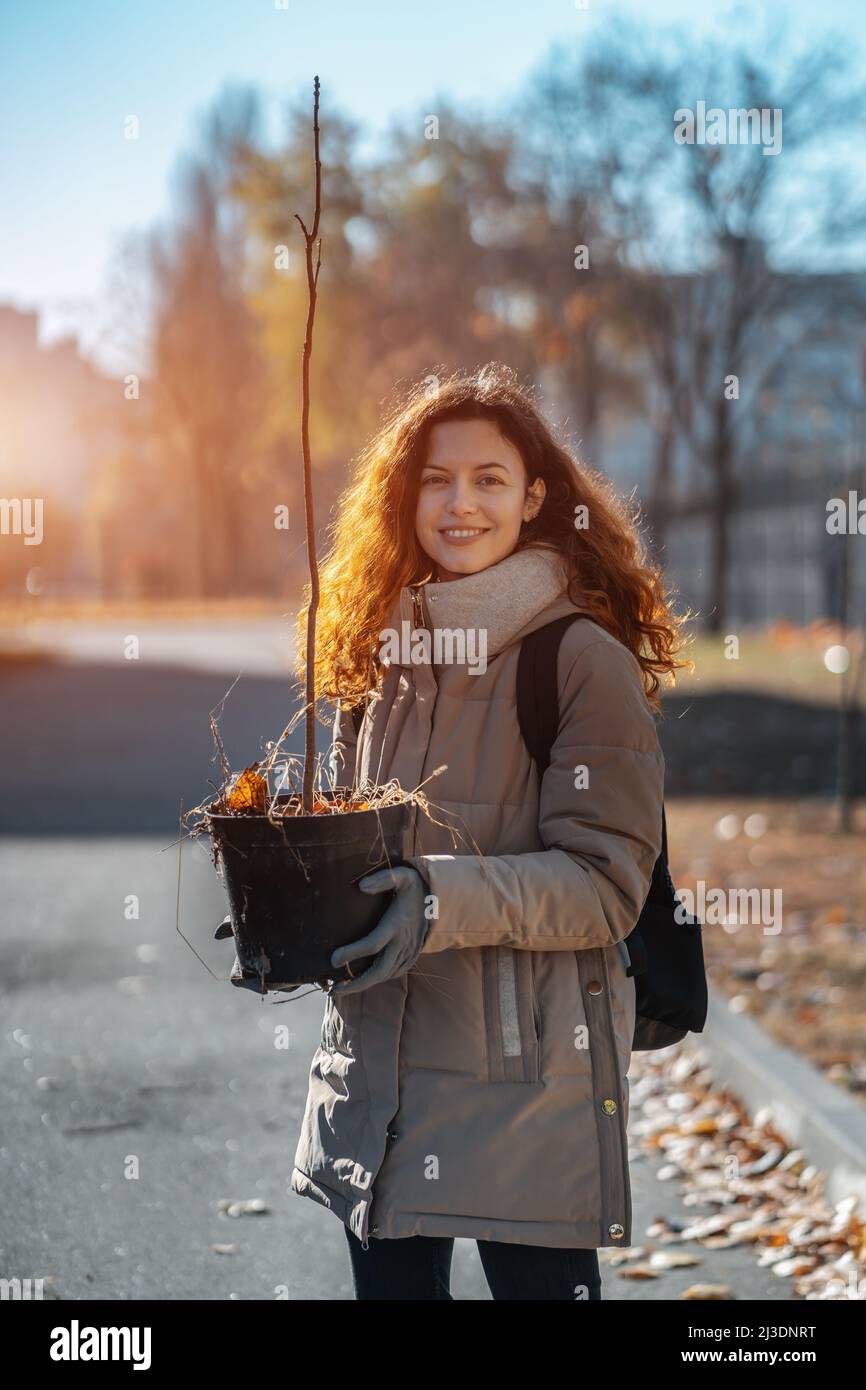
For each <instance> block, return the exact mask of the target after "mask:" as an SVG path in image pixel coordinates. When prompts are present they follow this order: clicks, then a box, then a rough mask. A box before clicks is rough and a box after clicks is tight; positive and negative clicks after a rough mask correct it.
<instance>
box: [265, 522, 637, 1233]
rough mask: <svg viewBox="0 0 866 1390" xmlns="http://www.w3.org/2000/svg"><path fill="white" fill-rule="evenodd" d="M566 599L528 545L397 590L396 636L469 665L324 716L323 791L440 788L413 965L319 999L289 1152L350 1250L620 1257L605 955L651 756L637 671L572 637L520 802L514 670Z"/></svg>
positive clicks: (619, 1166) (556, 577)
mask: <svg viewBox="0 0 866 1390" xmlns="http://www.w3.org/2000/svg"><path fill="white" fill-rule="evenodd" d="M565 585H566V579H565V573H564V571H563V569H562V562H561V561H560V559H559V557H558V556H557V555H556V553H555V552H554V551H552V550H550V549H548V548H542V547H535V548H532V549H527V550H523V551H518V552H516V553H515V554H513V555H510V556H508V557H507V558H506V559H505V560H503V561H501V562H500V563H499V564H497V565H493V566H491V567H490V568H489V569H487V570H484V571H481V572H480V573H479V574H475V575H470V576H467V577H466V578H463V579H459V580H454V581H452V582H450V583H440V584H426V585H422V586H419V588H416V589H413V588H406V589H403V590H402V591H401V594H400V597H399V602H398V603H397V604H396V605H395V608H394V611H393V613H392V615H391V617H390V619H389V622H390V624H391V627H392V629H393V630H395V631H396V632H398V633H399V632H401V630H402V629H401V623H403V622H406V623H408V624H409V625H410V627H412V628H414V629H418V627H419V619H421V620H422V621H423V623H424V625H425V626H426V627H427V628H428V629H429V630H431V631H434V630H435V629H439V630H440V632H444V631H448V632H451V633H460V632H462V633H464V634H468V633H469V632H470V630H472V631H473V632H474V634H475V638H476V639H478V640H475V643H474V645H473V644H472V643H470V642H469V640H468V639H467V642H466V651H467V652H469V651H470V650H471V652H472V654H473V657H474V658H475V660H474V661H463V662H458V661H456V660H448V659H447V656H446V659H445V660H441V661H440V662H439V664H433V663H431V662H429V661H428V662H427V663H425V662H423V661H421V662H419V661H417V660H413V659H411V657H410V656H409V655H408V654H407V653H406V652H402V651H401V652H400V657H401V659H400V660H394V661H392V663H391V664H390V665H389V666H388V667H387V669H386V673H385V677H384V680H383V683H382V687H381V691H380V692H379V694H378V695H377V697H375V698H373V699H372V700H371V702H370V705H369V708H368V710H367V714H366V717H365V719H364V722H363V725H362V727H361V730H360V735H359V737H358V739H357V740H356V738H355V734H354V729H353V725H352V720H351V717H350V715H349V714H348V713H347V712H344V711H342V710H339V709H338V711H337V715H336V719H335V724H334V735H333V743H332V748H331V765H332V770H333V771H334V773H335V774H336V776H337V780H339V781H340V782H342V783H344V784H345V783H351V781H352V777H353V774H354V773H355V770H356V768H357V773H358V776H359V778H360V779H362V780H363V779H367V778H370V779H371V780H376V781H378V782H384V781H387V780H388V779H390V778H397V779H398V780H399V782H400V785H401V786H403V787H404V788H407V789H409V790H411V789H413V788H415V787H418V786H420V785H421V784H422V783H425V779H427V778H429V777H430V774H431V773H433V772H434V771H435V770H436V769H437V768H440V767H442V766H443V765H444V768H445V770H444V771H443V772H441V773H440V774H439V775H438V776H436V777H435V778H432V780H430V781H429V782H426V783H425V786H424V790H425V792H426V793H427V795H428V796H429V798H430V803H431V807H430V810H431V815H430V816H425V815H424V814H423V812H421V811H420V810H419V811H418V812H417V813H416V814H415V816H414V823H413V824H412V826H411V827H410V830H409V831H408V832H407V842H406V845H405V847H404V857H405V860H406V862H408V863H411V864H413V865H414V866H415V868H416V869H418V871H419V873H420V874H421V875H422V877H423V878H424V880H425V882H426V885H427V888H428V900H427V902H428V906H427V912H428V915H429V916H430V920H431V925H430V931H429V933H428V936H427V939H426V941H425V945H424V950H423V952H422V954H421V956H420V957H419V959H418V961H417V962H416V964H415V965H414V966H413V967H412V969H411V970H410V971H409V972H408V973H407V974H405V975H403V976H400V977H398V978H396V979H392V980H387V981H385V982H384V983H383V984H379V985H375V986H373V987H372V988H370V989H367V990H362V991H360V992H359V993H356V994H349V995H345V996H343V997H340V996H337V997H336V998H333V999H332V998H329V999H328V1000H327V1002H326V1005H325V1015H324V1019H323V1024H322V1036H321V1045H320V1046H319V1047H318V1048H317V1049H316V1052H315V1054H314V1056H313V1059H312V1063H311V1067H310V1074H309V1089H308V1094H307V1098H306V1104H305V1109H304V1114H303V1119H302V1123H301V1133H300V1138H299V1140H298V1144H297V1150H296V1153H295V1160H294V1168H293V1172H292V1178H291V1187H292V1190H293V1191H294V1192H296V1193H298V1194H300V1195H303V1196H308V1197H311V1198H313V1200H315V1201H317V1202H319V1203H321V1204H322V1205H323V1206H325V1207H327V1208H328V1209H329V1210H331V1211H333V1212H334V1213H335V1214H336V1215H337V1216H338V1217H339V1218H340V1219H341V1220H342V1221H343V1222H345V1224H346V1225H347V1226H348V1227H349V1229H350V1230H352V1231H353V1232H354V1234H355V1235H356V1236H358V1237H359V1238H360V1239H361V1240H363V1241H367V1239H368V1237H372V1238H373V1239H381V1238H400V1237H404V1236H412V1235H431V1236H434V1235H435V1236H464V1237H470V1238H473V1239H482V1240H498V1241H506V1242H514V1243H517V1244H528V1245H545V1246H568V1247H582V1248H598V1247H601V1246H620V1247H621V1246H627V1245H629V1244H631V1221H632V1213H631V1189H630V1183H629V1167H628V1147H627V1136H626V1126H627V1122H628V1103H629V1083H628V1077H627V1072H628V1067H629V1059H630V1055H631V1042H632V1037H633V1032H634V1017H635V987H634V981H633V980H632V979H631V978H629V977H628V976H627V975H626V973H625V972H626V961H627V954H626V951H625V947H624V938H625V937H627V936H628V934H629V933H630V932H631V930H632V929H633V927H634V925H635V923H636V922H637V919H638V916H639V915H640V911H641V908H642V907H643V903H644V901H645V899H646V895H647V893H648V891H649V885H650V878H651V875H652V869H653V865H654V863H655V861H656V858H657V856H658V854H659V852H660V849H661V804H662V795H663V787H664V759H663V756H662V752H661V749H660V746H659V742H658V737H657V733H656V724H655V715H654V713H653V710H652V709H651V707H650V705H649V703H648V701H647V699H646V695H645V693H644V687H643V681H642V677H641V671H640V666H639V664H638V662H637V660H636V659H635V657H634V656H633V655H632V653H631V652H630V651H629V650H628V649H627V648H626V647H625V646H623V645H622V644H621V643H620V642H618V641H617V640H616V639H615V638H613V637H612V636H611V635H610V634H609V633H607V632H606V631H605V630H604V629H603V628H602V627H600V626H599V625H598V624H597V623H595V622H592V621H589V620H587V621H584V622H580V623H574V624H573V625H572V626H571V627H570V628H568V630H567V631H566V633H565V635H564V637H563V640H562V644H561V647H560V651H559V659H558V679H559V695H560V698H559V706H560V727H559V732H558V735H557V738H556V742H555V744H554V747H553V749H552V754H551V762H550V766H549V768H548V769H547V771H546V773H545V774H544V777H543V780H542V785H541V787H539V785H538V778H537V775H536V771H535V765H534V764H533V762H532V760H531V758H530V756H529V754H528V752H527V750H526V748H525V746H524V744H523V740H522V738H521V735H520V729H519V726H518V720H517V707H516V691H515V681H516V673H517V658H518V654H519V643H520V639H521V638H522V637H523V636H525V635H527V634H528V633H529V632H532V631H534V630H535V629H536V628H539V627H543V626H544V625H545V624H546V623H549V622H552V621H553V620H554V619H556V618H559V617H562V616H564V615H565V614H567V613H570V612H575V611H578V612H579V611H581V610H580V608H579V606H578V605H576V604H575V603H573V602H572V601H571V599H570V598H569V596H568V594H567V592H566V587H565ZM482 633H483V641H482V640H480V636H481V634H482ZM443 650H445V651H446V652H447V647H445V646H444V645H443V648H442V649H440V650H439V656H440V657H441V656H442V652H443ZM452 650H454V649H452ZM482 650H485V659H484V660H482V661H479V660H478V659H477V656H478V653H479V651H482ZM432 654H433V661H434V662H435V660H436V649H435V648H433V652H432ZM482 668H483V669H482ZM371 855H372V860H371V862H374V861H375V858H376V851H375V847H374V846H371ZM624 956H625V957H626V958H625V959H624ZM374 1233H375V1234H374Z"/></svg>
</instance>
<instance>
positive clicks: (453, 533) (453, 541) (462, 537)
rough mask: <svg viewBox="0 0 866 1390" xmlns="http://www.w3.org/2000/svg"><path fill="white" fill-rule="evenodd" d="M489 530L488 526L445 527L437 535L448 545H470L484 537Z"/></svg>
mask: <svg viewBox="0 0 866 1390" xmlns="http://www.w3.org/2000/svg"><path fill="white" fill-rule="evenodd" d="M489 530H490V527H489V526H447V527H444V528H443V529H442V530H441V531H440V532H439V534H440V536H442V537H443V539H444V540H446V541H447V542H448V544H449V545H471V544H472V542H473V541H477V540H478V537H479V536H486V535H487V532H488V531H489Z"/></svg>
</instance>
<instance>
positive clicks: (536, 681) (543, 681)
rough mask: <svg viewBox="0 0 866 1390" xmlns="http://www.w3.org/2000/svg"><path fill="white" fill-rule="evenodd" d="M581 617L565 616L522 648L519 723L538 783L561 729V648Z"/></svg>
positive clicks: (525, 640) (527, 639)
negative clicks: (569, 631) (564, 639)
mask: <svg viewBox="0 0 866 1390" xmlns="http://www.w3.org/2000/svg"><path fill="white" fill-rule="evenodd" d="M582 617H583V614H582V613H566V615H565V617H564V618H556V619H555V620H554V622H552V623H548V624H547V626H546V627H538V628H536V629H535V631H534V632H530V633H529V634H528V635H527V636H526V637H524V638H523V641H522V642H521V644H520V655H519V657H518V658H517V720H518V723H519V724H520V732H521V734H522V735H523V742H524V743H525V744H526V747H527V748H528V750H529V753H530V755H531V757H532V758H533V760H534V762H535V766H536V767H537V769H538V780H539V782H540V781H541V779H542V777H543V776H544V774H545V772H546V771H547V768H548V766H549V765H550V750H551V748H552V747H553V744H554V742H555V740H556V734H557V731H558V729H559V682H558V680H557V658H558V656H559V646H560V643H561V642H562V637H563V634H564V632H565V630H566V628H569V627H571V625H572V623H573V622H576V621H577V620H578V619H579V618H582Z"/></svg>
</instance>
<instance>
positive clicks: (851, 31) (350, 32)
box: [0, 0, 866, 359]
mask: <svg viewBox="0 0 866 1390" xmlns="http://www.w3.org/2000/svg"><path fill="white" fill-rule="evenodd" d="M580 3H581V0H578V3H575V0H531V3H528V4H520V3H518V2H517V0H436V3H435V4H430V5H426V4H419V5H415V4H412V3H411V0H366V3H357V0H287V3H286V5H285V8H280V7H279V6H281V4H282V0H140V2H139V3H132V4H130V3H128V0H74V3H70V0H0V79H2V80H0V128H2V130H3V132H4V139H3V141H2V146H0V187H2V189H3V201H4V205H5V216H4V217H3V219H2V223H0V303H12V304H15V305H16V306H18V307H19V308H28V309H38V310H39V311H40V313H41V314H42V316H43V317H42V328H41V332H42V338H43V341H50V340H51V339H53V338H56V337H57V336H58V334H59V333H61V332H62V331H64V330H65V331H70V332H75V333H78V334H79V335H80V338H81V344H82V348H83V350H84V351H85V352H88V353H90V354H91V355H93V356H94V357H95V358H96V359H98V358H99V340H100V323H101V321H102V318H103V315H104V314H105V312H106V298H107V293H108V274H107V272H108V267H109V263H110V260H111V256H112V252H113V251H114V249H115V248H116V247H117V245H118V243H119V241H120V238H121V237H122V236H123V235H124V233H126V232H127V231H129V230H131V229H133V228H139V229H142V230H143V229H144V228H146V227H149V226H151V225H153V224H154V223H155V222H156V221H158V220H159V219H161V218H162V217H164V216H165V215H166V214H167V212H168V210H169V206H170V190H171V174H172V170H173V167H174V165H175V161H176V159H177V157H178V155H179V154H180V153H181V152H182V151H183V150H184V149H185V148H188V147H189V146H190V145H191V144H192V143H194V141H195V135H196V125H197V120H198V117H199V116H200V114H201V113H202V112H203V111H204V110H205V109H206V107H207V106H208V105H209V103H210V102H211V101H212V100H213V98H214V97H215V96H216V94H217V93H218V92H219V90H220V88H221V87H222V86H223V85H224V84H225V83H226V82H228V81H238V82H253V83H255V84H256V86H257V87H258V88H259V90H260V92H261V93H262V95H263V98H264V100H265V103H266V111H267V113H268V119H269V122H270V130H271V132H272V133H274V134H275V133H276V131H277V129H278V125H279V113H280V108H281V104H282V103H283V102H284V101H285V100H286V98H287V97H292V98H298V97H299V96H303V94H304V93H307V92H309V91H310V90H311V84H312V77H313V74H314V73H316V72H318V73H319V75H320V78H321V81H322V100H323V110H326V109H327V107H326V105H325V103H327V102H331V103H333V104H334V105H338V106H339V107H340V109H341V110H345V111H348V112H349V113H350V114H351V115H353V116H355V117H357V118H358V119H359V120H361V121H362V123H363V124H364V125H365V127H366V128H368V129H369V131H370V136H371V141H372V142H373V143H374V142H375V137H376V135H377V134H381V133H382V132H384V130H385V129H386V128H387V125H388V123H389V120H390V118H391V117H392V116H393V115H395V114H410V113H411V114H416V113H417V112H418V111H419V109H420V108H421V107H422V106H423V107H424V108H425V109H427V107H428V104H429V102H430V100H431V99H432V98H434V97H436V96H441V95H450V96H452V97H453V98H454V99H455V100H456V101H458V102H461V103H469V104H472V105H474V106H475V107H476V108H479V109H489V110H490V111H495V110H497V109H502V108H507V105H508V100H509V96H510V95H511V94H512V93H516V92H517V90H518V88H519V87H520V85H521V82H522V81H523V79H524V78H525V77H526V76H527V74H528V73H529V71H530V70H531V69H532V68H533V67H535V66H536V65H537V64H538V63H539V62H540V61H541V59H542V58H543V57H544V55H545V53H546V52H547V51H548V50H549V48H550V47H551V45H552V44H553V43H554V42H555V41H558V40H560V41H561V40H568V39H570V38H573V39H575V40H576V41H577V42H580V41H581V39H582V37H583V36H584V35H586V34H587V33H588V32H589V31H590V30H591V29H592V27H593V26H594V25H595V24H597V23H598V22H599V21H600V20H603V19H606V18H607V17H608V16H609V15H610V14H611V12H615V13H617V12H618V13H629V14H632V15H635V16H638V17H642V18H643V19H644V20H647V19H649V18H652V19H653V21H654V22H657V23H658V24H659V25H666V24H669V23H677V22H683V23H685V24H686V25H687V26H688V27H689V28H690V29H691V30H692V31H693V32H712V31H713V30H727V32H728V33H730V32H731V31H732V28H733V29H735V31H736V32H737V33H738V34H739V35H740V37H743V36H745V35H748V33H749V32H750V30H751V29H754V32H755V34H756V35H757V34H758V33H759V32H760V31H761V28H762V23H761V19H762V15H765V14H766V13H769V14H770V15H777V16H778V15H780V14H787V15H789V16H790V20H791V24H792V28H793V30H794V31H795V33H796V34H797V37H798V38H799V39H804V38H808V37H809V36H810V35H813V34H814V36H815V37H816V38H818V37H820V36H821V35H822V34H824V33H826V32H827V31H828V30H830V29H836V30H840V31H842V32H845V33H847V34H848V35H849V36H850V38H851V40H852V42H853V43H855V44H856V45H857V46H858V47H860V46H861V45H862V44H863V40H864V38H866V4H864V2H863V0H822V3H821V4H820V5H816V4H815V3H814V0H775V3H769V4H766V5H762V4H760V3H759V0H752V3H750V4H745V5H743V4H740V5H737V4H734V5H726V6H722V5H719V6H700V5H699V4H697V3H696V0H588V3H587V8H586V9H582V8H580ZM130 113H134V114H135V115H136V116H138V118H139V119H140V122H141V136H140V139H139V140H137V141H130V140H126V139H124V138H123V120H124V118H125V117H126V116H128V115H129V114H130Z"/></svg>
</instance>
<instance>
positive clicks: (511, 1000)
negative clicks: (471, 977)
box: [481, 946, 541, 1081]
mask: <svg viewBox="0 0 866 1390" xmlns="http://www.w3.org/2000/svg"><path fill="white" fill-rule="evenodd" d="M481 949H482V958H483V964H482V971H483V984H484V1026H485V1036H486V1043H487V1080H488V1081H538V1079H539V1077H540V1075H541V1065H540V1054H541V1009H540V1004H539V999H538V993H537V990H536V985H535V978H534V968H533V959H532V952H531V951H516V950H514V949H513V948H512V947H510V946H484V947H482V948H481Z"/></svg>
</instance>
